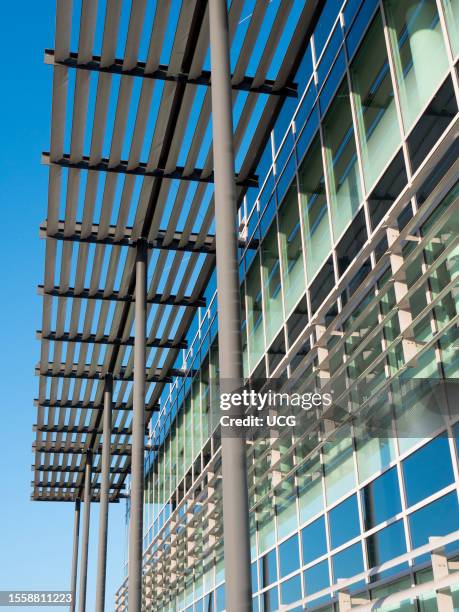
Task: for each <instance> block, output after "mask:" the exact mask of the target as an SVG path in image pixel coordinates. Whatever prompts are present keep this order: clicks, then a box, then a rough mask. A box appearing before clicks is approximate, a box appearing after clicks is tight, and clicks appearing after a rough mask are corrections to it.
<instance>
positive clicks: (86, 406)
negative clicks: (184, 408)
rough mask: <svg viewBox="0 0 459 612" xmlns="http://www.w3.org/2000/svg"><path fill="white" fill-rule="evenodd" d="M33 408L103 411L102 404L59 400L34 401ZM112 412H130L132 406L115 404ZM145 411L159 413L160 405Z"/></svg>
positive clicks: (124, 403)
mask: <svg viewBox="0 0 459 612" xmlns="http://www.w3.org/2000/svg"><path fill="white" fill-rule="evenodd" d="M34 404H35V406H37V407H38V406H41V407H43V408H77V409H78V408H79V409H81V410H103V408H104V405H103V404H95V403H94V402H84V401H79V402H72V401H71V400H67V401H61V400H48V399H47V400H43V401H42V402H40V400H38V399H36V400H34ZM113 410H132V406H130V405H128V404H127V403H126V402H122V403H121V404H116V405H115V406H113ZM145 410H149V411H150V412H159V410H160V404H153V405H152V406H145Z"/></svg>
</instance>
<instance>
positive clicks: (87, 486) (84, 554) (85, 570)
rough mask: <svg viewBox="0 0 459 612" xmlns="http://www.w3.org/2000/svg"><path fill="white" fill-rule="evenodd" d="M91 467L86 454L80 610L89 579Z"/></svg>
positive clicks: (88, 455)
mask: <svg viewBox="0 0 459 612" xmlns="http://www.w3.org/2000/svg"><path fill="white" fill-rule="evenodd" d="M91 468H92V456H91V453H90V452H88V453H87V455H86V467H85V471H84V508H83V542H82V545H81V573H80V603H79V605H78V610H79V612H85V610H86V584H87V580H88V548H89V519H90V514H91V478H92V474H91Z"/></svg>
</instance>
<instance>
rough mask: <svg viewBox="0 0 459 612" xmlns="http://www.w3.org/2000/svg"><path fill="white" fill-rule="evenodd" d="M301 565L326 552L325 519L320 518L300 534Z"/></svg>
mask: <svg viewBox="0 0 459 612" xmlns="http://www.w3.org/2000/svg"><path fill="white" fill-rule="evenodd" d="M301 542H302V546H303V563H305V564H306V563H310V562H311V561H313V560H314V559H317V557H320V556H321V555H324V554H325V553H326V552H327V539H326V535H325V518H324V517H323V516H321V517H320V518H318V519H317V520H316V521H314V522H313V523H311V524H310V525H308V526H307V527H305V528H304V529H303V530H302V532H301Z"/></svg>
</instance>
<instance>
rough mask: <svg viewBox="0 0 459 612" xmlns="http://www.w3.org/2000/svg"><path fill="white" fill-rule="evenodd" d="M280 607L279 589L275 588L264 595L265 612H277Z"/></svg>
mask: <svg viewBox="0 0 459 612" xmlns="http://www.w3.org/2000/svg"><path fill="white" fill-rule="evenodd" d="M278 607H279V597H278V596H277V587H273V588H272V589H270V590H269V591H266V592H265V593H263V610H264V612H276V610H277V609H278Z"/></svg>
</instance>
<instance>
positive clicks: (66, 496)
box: [30, 491, 129, 504]
mask: <svg viewBox="0 0 459 612" xmlns="http://www.w3.org/2000/svg"><path fill="white" fill-rule="evenodd" d="M128 497H129V495H128V494H127V493H118V492H116V494H114V495H112V496H111V497H110V503H111V504H118V503H119V501H120V499H127V498H128ZM30 499H31V500H32V501H47V502H49V501H53V502H66V503H67V502H73V501H76V500H77V499H78V492H77V491H76V492H75V493H62V494H59V495H56V493H54V492H53V493H46V492H43V493H37V494H34V495H31V496H30ZM91 502H92V503H99V495H94V494H93V495H92V497H91Z"/></svg>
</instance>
